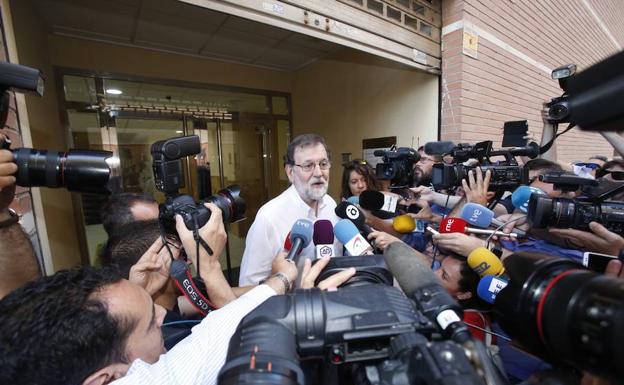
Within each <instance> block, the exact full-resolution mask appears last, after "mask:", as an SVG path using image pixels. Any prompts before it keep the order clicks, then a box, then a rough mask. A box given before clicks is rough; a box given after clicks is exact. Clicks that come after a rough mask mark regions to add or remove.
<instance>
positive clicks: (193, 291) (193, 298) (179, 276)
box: [169, 259, 217, 316]
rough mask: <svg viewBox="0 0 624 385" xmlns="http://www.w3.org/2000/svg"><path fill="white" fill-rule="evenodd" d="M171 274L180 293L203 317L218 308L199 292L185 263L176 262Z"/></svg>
mask: <svg viewBox="0 0 624 385" xmlns="http://www.w3.org/2000/svg"><path fill="white" fill-rule="evenodd" d="M169 274H170V275H171V277H172V278H173V281H174V282H175V284H176V286H177V287H178V289H179V290H180V292H182V293H184V297H186V299H187V300H188V301H189V302H190V303H191V305H193V307H194V308H195V309H197V311H198V312H200V313H201V314H202V315H203V316H205V315H207V314H208V313H210V312H211V311H213V310H215V309H216V308H217V307H216V306H215V305H213V304H212V303H211V302H210V301H209V300H208V299H207V298H206V297H205V296H204V295H203V294H202V292H201V290H199V288H198V287H197V284H196V283H195V282H194V281H193V277H192V276H191V272H190V271H189V269H188V266H187V265H186V263H185V262H184V261H181V260H179V259H176V260H174V261H173V262H172V263H171V269H170V273H169Z"/></svg>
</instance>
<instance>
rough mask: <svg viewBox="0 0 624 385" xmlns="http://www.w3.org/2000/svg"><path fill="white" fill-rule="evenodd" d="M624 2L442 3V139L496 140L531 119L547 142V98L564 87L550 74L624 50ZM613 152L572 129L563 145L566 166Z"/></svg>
mask: <svg viewBox="0 0 624 385" xmlns="http://www.w3.org/2000/svg"><path fill="white" fill-rule="evenodd" d="M621 20H624V7H622V6H621V4H620V0H551V1H534V0H444V1H442V25H443V32H442V34H443V37H442V139H443V140H453V141H462V142H475V141H479V140H486V139H491V140H494V145H495V147H496V146H500V142H501V140H502V127H503V123H504V122H505V121H509V120H524V119H526V120H528V122H529V132H530V133H531V134H532V135H533V137H535V138H536V139H538V140H539V139H540V136H541V131H542V126H543V123H542V119H541V108H542V103H543V102H544V101H547V100H550V98H552V97H556V96H559V95H560V94H561V90H560V89H559V86H558V84H557V82H556V81H553V80H551V78H550V71H551V70H552V69H553V68H556V67H558V66H560V65H562V64H568V63H575V64H577V66H578V69H579V70H582V69H584V68H587V67H588V66H590V65H591V64H593V63H595V62H597V61H600V60H601V59H604V58H606V57H608V56H610V55H611V54H613V53H615V52H618V51H620V50H621V49H622V46H623V45H624V25H623V24H622V23H621ZM464 32H472V34H473V35H476V36H478V43H477V48H476V52H474V51H473V52H474V53H476V55H475V56H476V57H472V56H469V55H467V54H465V53H464V50H463V47H464V44H463V40H464V39H463V38H464ZM593 154H604V155H612V154H613V149H612V148H611V146H609V145H608V144H607V142H606V141H605V140H604V139H603V138H602V137H601V136H600V135H598V134H593V133H586V132H583V131H580V130H578V129H573V130H571V131H569V132H568V133H566V134H565V135H563V136H561V137H560V138H559V139H558V140H557V156H558V157H557V158H558V160H561V161H566V162H569V161H572V160H575V159H584V158H587V157H588V156H589V155H593Z"/></svg>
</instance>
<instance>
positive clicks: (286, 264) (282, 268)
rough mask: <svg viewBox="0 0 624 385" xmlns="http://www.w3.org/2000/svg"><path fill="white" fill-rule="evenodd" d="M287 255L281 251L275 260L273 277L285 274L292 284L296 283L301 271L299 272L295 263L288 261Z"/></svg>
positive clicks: (272, 268)
mask: <svg viewBox="0 0 624 385" xmlns="http://www.w3.org/2000/svg"><path fill="white" fill-rule="evenodd" d="M286 255H288V254H287V253H286V252H284V251H280V252H279V253H278V254H277V256H276V257H275V258H273V263H272V265H271V275H273V274H277V273H283V274H284V275H286V277H287V278H288V279H289V280H290V282H295V280H296V279H297V275H299V271H297V266H296V265H295V262H294V261H291V260H288V259H286Z"/></svg>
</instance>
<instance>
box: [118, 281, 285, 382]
mask: <svg viewBox="0 0 624 385" xmlns="http://www.w3.org/2000/svg"><path fill="white" fill-rule="evenodd" d="M274 295H275V291H274V290H273V289H271V288H270V287H269V286H267V285H260V286H258V287H256V288H254V289H252V290H250V291H248V292H247V293H245V294H244V295H243V296H241V297H239V298H238V299H236V300H235V301H232V302H230V303H229V304H227V305H225V306H224V307H222V308H221V309H218V310H215V311H213V312H211V313H209V314H208V315H207V316H206V318H204V319H203V320H202V322H201V323H200V324H199V325H197V326H195V327H194V328H193V329H192V334H191V335H189V336H188V337H186V338H185V339H183V340H182V341H180V342H179V343H178V344H177V345H176V346H174V348H173V349H171V350H170V351H169V352H167V353H166V354H163V355H161V356H160V358H159V359H158V362H156V363H155V364H152V365H150V364H148V363H145V362H143V361H141V360H135V361H134V362H133V363H132V365H131V366H130V369H129V370H128V372H127V373H126V376H125V377H122V378H120V379H119V380H117V381H114V382H113V384H114V385H128V384H140V385H159V384H163V385H165V384H167V385H169V384H176V385H187V384H188V385H190V384H202V385H210V384H216V383H217V375H218V374H219V370H221V367H222V366H223V364H224V363H225V358H226V356H227V351H228V347H229V343H230V338H231V337H232V336H233V335H234V332H235V331H236V328H237V327H238V324H239V323H240V321H241V320H242V319H243V317H245V316H246V315H247V314H249V312H251V311H252V310H253V309H255V308H256V307H257V306H258V305H260V304H261V303H262V302H264V301H265V300H267V299H268V298H269V297H271V296H274Z"/></svg>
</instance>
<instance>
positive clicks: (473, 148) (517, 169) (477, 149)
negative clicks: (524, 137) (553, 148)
mask: <svg viewBox="0 0 624 385" xmlns="http://www.w3.org/2000/svg"><path fill="white" fill-rule="evenodd" d="M448 143H449V148H448V149H447V150H445V151H443V152H442V153H440V154H439V155H451V156H452V157H453V161H454V162H456V163H455V164H446V163H437V164H434V165H433V171H432V175H431V181H432V184H433V187H434V188H435V189H436V190H442V189H445V190H448V189H453V188H455V187H458V186H461V181H462V180H463V179H466V178H467V177H468V172H470V171H471V170H474V169H475V168H476V167H477V166H466V165H464V164H462V162H465V161H467V160H469V159H476V160H477V162H478V163H479V165H480V166H479V167H481V171H482V172H483V175H485V172H486V171H488V170H489V171H490V172H491V174H492V176H491V179H490V187H489V190H490V191H501V192H502V191H507V190H513V189H514V188H516V187H518V186H520V185H523V184H526V183H528V180H529V172H528V170H527V169H525V168H524V167H522V166H519V165H518V162H517V161H516V159H515V156H528V157H529V158H535V157H537V156H538V155H539V146H538V145H537V143H534V142H531V143H529V144H528V145H527V146H525V147H512V148H504V149H501V150H492V141H491V140H486V141H483V142H479V143H476V144H475V145H469V144H465V143H461V144H459V145H458V146H455V145H454V144H453V143H452V142H448ZM493 156H504V157H505V160H504V161H496V162H493V161H491V160H490V157H493Z"/></svg>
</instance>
